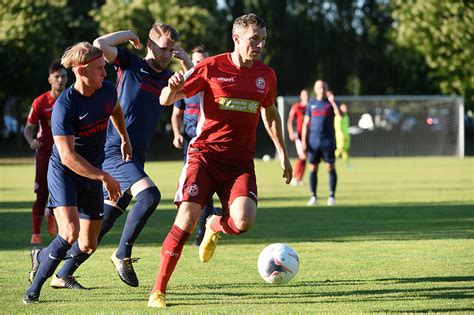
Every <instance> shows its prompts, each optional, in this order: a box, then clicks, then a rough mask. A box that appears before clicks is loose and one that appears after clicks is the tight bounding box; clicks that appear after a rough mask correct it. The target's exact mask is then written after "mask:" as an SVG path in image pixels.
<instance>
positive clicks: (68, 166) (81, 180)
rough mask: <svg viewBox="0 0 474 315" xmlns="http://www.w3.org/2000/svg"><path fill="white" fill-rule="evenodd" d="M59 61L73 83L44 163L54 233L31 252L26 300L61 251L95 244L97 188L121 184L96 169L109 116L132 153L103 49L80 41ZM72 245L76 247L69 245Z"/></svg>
mask: <svg viewBox="0 0 474 315" xmlns="http://www.w3.org/2000/svg"><path fill="white" fill-rule="evenodd" d="M61 63H62V64H63V65H64V66H65V67H66V68H69V67H72V71H73V72H74V75H75V77H76V82H75V83H74V85H72V86H71V87H69V88H68V89H66V90H65V91H64V92H63V93H62V94H61V95H60V96H59V98H58V99H57V101H56V103H55V105H54V109H53V115H52V119H51V122H52V125H51V130H52V133H53V137H54V146H53V152H52V154H51V158H50V161H49V168H48V188H49V193H50V200H49V204H48V207H49V208H51V209H54V215H55V217H56V221H57V223H58V229H59V232H58V236H57V237H56V238H55V239H54V240H53V241H52V242H51V243H50V244H49V246H48V247H47V248H44V249H37V248H35V249H33V250H32V252H31V262H32V268H31V272H30V278H29V279H30V281H31V282H32V284H31V286H30V287H29V288H28V290H27V291H26V294H25V296H24V298H23V303H25V304H34V303H38V302H39V296H40V291H41V287H42V286H43V284H44V282H45V281H46V280H47V279H48V278H49V277H51V276H52V275H53V273H54V271H55V269H56V268H57V267H58V265H59V263H60V262H61V260H62V259H64V258H65V257H66V254H67V257H68V258H69V257H72V258H71V259H75V256H76V255H83V254H85V255H90V254H91V253H92V252H94V250H95V249H96V248H97V236H98V234H99V230H100V226H101V224H102V216H103V214H104V212H103V211H104V210H103V209H104V203H103V191H102V187H105V189H106V190H107V192H108V193H109V195H110V198H111V199H112V200H117V199H118V198H119V197H120V196H121V194H122V193H121V191H120V184H119V183H118V182H117V181H116V180H115V179H114V178H113V177H112V176H110V175H109V174H108V173H106V172H104V171H102V170H101V165H102V162H103V161H104V144H105V136H106V132H107V124H108V122H109V118H110V120H111V121H112V123H113V124H114V125H115V127H116V128H117V130H118V132H119V135H120V138H121V141H122V154H121V156H122V158H123V159H124V160H127V159H129V158H130V157H131V154H132V148H131V147H130V141H129V139H128V135H127V130H126V128H125V121H124V117H123V112H122V109H121V107H120V106H119V105H118V104H117V91H116V90H115V87H114V85H113V84H112V83H111V82H107V81H104V77H105V75H106V73H105V68H104V66H105V60H104V58H103V54H102V51H101V50H100V49H98V48H96V47H94V46H92V45H91V44H89V43H87V42H81V43H78V44H76V45H74V46H72V47H69V48H68V49H67V50H66V51H65V52H64V55H63V57H62V59H61ZM73 244H76V247H77V248H74V247H72V248H71V246H72V245H73ZM77 244H78V245H77ZM72 280H73V279H72ZM66 285H67V283H66Z"/></svg>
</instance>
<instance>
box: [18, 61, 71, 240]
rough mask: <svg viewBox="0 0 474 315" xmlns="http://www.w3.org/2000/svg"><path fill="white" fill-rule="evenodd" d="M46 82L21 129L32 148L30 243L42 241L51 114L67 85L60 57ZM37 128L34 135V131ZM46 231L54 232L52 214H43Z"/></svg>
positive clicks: (51, 143) (54, 62)
mask: <svg viewBox="0 0 474 315" xmlns="http://www.w3.org/2000/svg"><path fill="white" fill-rule="evenodd" d="M48 82H49V84H50V85H51V89H50V90H49V91H47V92H44V93H43V94H41V95H40V96H38V97H37V98H35V99H34V101H33V104H32V105H31V110H30V114H29V115H28V119H27V121H26V126H25V129H24V131H23V135H24V136H25V139H26V141H28V144H29V145H30V148H31V149H32V150H34V151H35V187H34V191H35V193H36V201H35V202H34V203H33V213H32V221H33V234H32V235H31V244H33V245H39V244H41V222H42V221H43V217H44V212H45V211H44V210H45V207H46V202H47V201H48V182H47V179H46V177H47V176H46V174H47V173H48V162H49V157H50V156H51V152H52V149H53V136H52V135H51V113H52V112H53V105H54V102H56V99H57V98H58V96H59V94H61V92H62V91H64V88H65V87H66V84H67V72H66V69H65V68H64V67H63V66H62V65H61V62H60V61H59V60H54V61H53V62H52V63H51V65H50V66H49V76H48ZM36 127H39V128H38V133H37V134H36V138H35V137H34V131H35V129H36ZM46 218H47V223H48V224H47V231H48V234H49V235H51V236H54V235H56V222H55V220H54V216H52V215H48V214H47V215H46Z"/></svg>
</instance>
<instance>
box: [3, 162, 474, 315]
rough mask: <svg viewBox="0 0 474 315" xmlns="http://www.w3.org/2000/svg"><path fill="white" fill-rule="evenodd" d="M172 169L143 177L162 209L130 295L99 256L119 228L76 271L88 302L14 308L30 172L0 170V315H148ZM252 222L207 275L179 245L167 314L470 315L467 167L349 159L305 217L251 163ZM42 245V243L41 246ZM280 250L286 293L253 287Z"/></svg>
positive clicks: (54, 294)
mask: <svg viewBox="0 0 474 315" xmlns="http://www.w3.org/2000/svg"><path fill="white" fill-rule="evenodd" d="M180 167H181V163H180V162H159V163H158V162H153V163H149V164H148V166H147V169H148V171H149V174H150V175H151V177H152V178H153V179H154V180H155V182H156V183H157V184H158V185H159V187H160V189H161V191H162V196H163V200H162V202H161V204H160V205H159V207H158V211H156V212H155V214H154V215H153V216H152V217H151V218H150V220H149V222H148V224H147V226H146V227H145V229H144V231H143V232H142V234H141V236H140V238H139V239H138V241H137V245H136V246H135V248H134V256H135V257H141V258H142V259H141V260H140V261H139V262H138V263H137V264H136V265H135V270H136V271H137V273H138V276H139V279H140V281H141V282H140V286H139V287H138V288H130V287H127V286H126V285H124V284H123V283H122V282H121V281H120V280H119V279H118V277H117V275H116V273H115V271H114V270H113V267H112V264H111V263H110V260H109V257H110V255H111V253H112V252H113V250H114V248H115V246H116V244H117V242H118V239H119V236H120V232H121V227H122V226H123V218H122V219H121V220H120V221H119V222H117V224H116V226H115V227H114V228H113V229H112V230H111V231H110V233H109V234H108V235H107V236H106V237H105V238H104V240H103V244H102V246H101V247H100V248H99V249H98V251H97V252H96V253H95V254H94V255H93V256H92V258H91V259H89V261H87V262H86V263H85V264H84V265H83V266H82V267H81V268H80V269H79V270H78V272H77V275H78V276H80V278H79V281H80V282H81V284H83V285H85V286H89V287H92V288H94V289H93V290H91V291H85V292H84V291H68V290H53V289H51V288H50V287H49V286H48V284H49V281H48V282H47V283H46V285H45V286H44V288H43V291H42V294H41V299H40V300H41V303H40V304H39V305H34V306H23V305H21V304H20V301H21V298H22V296H23V294H24V292H25V290H26V288H27V287H28V282H27V273H28V271H29V268H30V260H29V255H28V253H29V249H30V248H31V246H30V245H29V243H28V242H29V238H30V233H31V231H30V229H31V218H30V217H31V210H30V206H31V203H32V200H33V198H34V195H33V193H32V191H31V190H32V182H33V165H32V164H21V163H20V164H16V165H15V164H12V163H9V164H8V165H7V164H5V163H3V164H0V182H1V185H0V249H1V252H0V261H1V263H0V303H1V305H2V309H1V310H0V313H5V314H10V313H55V314H58V313H67V314H83V313H134V314H143V313H152V312H153V313H154V312H156V310H150V309H148V308H147V307H146V301H147V299H148V295H149V290H150V289H151V287H152V286H153V283H154V278H155V272H156V268H157V265H158V262H159V255H160V249H161V247H160V246H161V243H162V241H163V239H164V237H165V236H166V234H167V232H168V231H169V229H170V227H171V224H172V222H173V219H174V216H175V213H176V212H175V211H176V210H175V208H174V206H173V205H172V198H173V196H174V192H175V187H176V181H177V178H178V176H179V172H180ZM256 169H257V177H258V187H259V196H260V203H259V212H258V218H257V223H256V225H255V226H254V228H253V229H252V230H251V231H250V232H249V233H246V234H243V235H240V236H227V235H225V236H224V237H223V238H222V239H221V241H220V244H219V246H218V248H217V252H216V255H215V256H214V258H213V260H212V261H211V262H209V263H208V264H202V263H200V262H199V259H198V255H197V248H196V247H193V246H191V245H189V246H186V247H185V249H184V252H183V255H182V258H181V261H180V263H179V264H178V267H177V269H176V271H175V273H174V275H173V277H172V278H171V282H170V285H169V290H168V305H169V307H168V308H167V309H166V310H165V311H164V312H170V313H180V314H185V313H186V314H187V313H212V314H215V313H219V314H228V313H252V314H257V313H267V314H274V313H279V314H289V313H292V314H300V313H307V314H309V313H376V312H377V313H378V312H382V313H393V312H458V313H472V312H474V240H473V238H474V195H473V194H474V159H472V158H466V159H463V160H459V159H455V158H399V159H391V158H390V159H389V158H380V159H362V158H359V159H354V160H353V168H352V169H347V168H346V167H345V166H344V165H343V164H342V163H339V164H338V165H337V170H338V175H339V183H338V192H337V202H338V205H337V206H336V207H331V208H330V207H326V206H324V204H325V200H326V198H327V192H328V187H327V186H328V185H327V182H328V177H327V172H326V171H324V169H321V170H320V174H319V190H318V193H319V197H320V204H322V205H321V206H319V207H316V208H307V207H306V206H305V205H306V202H307V200H308V198H309V193H308V186H303V187H290V186H285V185H284V184H283V180H282V179H281V171H280V170H279V165H278V163H277V162H275V161H271V162H268V163H263V162H260V161H257V162H256ZM50 240H51V238H49V237H44V242H43V243H44V244H45V245H46V244H48V242H49V241H50ZM275 242H285V243H288V244H290V245H291V246H292V247H293V248H294V249H295V250H296V251H297V253H298V254H299V257H300V271H299V273H298V275H297V276H296V278H295V279H294V280H293V281H292V282H291V283H290V284H289V285H287V286H281V287H275V286H271V285H268V284H266V283H265V282H264V281H263V280H261V279H260V277H259V275H258V272H257V267H256V261H257V256H258V254H259V252H260V251H261V250H262V249H263V248H264V247H265V246H266V245H268V244H270V243H275Z"/></svg>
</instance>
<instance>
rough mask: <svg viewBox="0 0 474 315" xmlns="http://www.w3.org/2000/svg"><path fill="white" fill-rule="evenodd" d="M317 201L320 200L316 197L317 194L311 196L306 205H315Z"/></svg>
mask: <svg viewBox="0 0 474 315" xmlns="http://www.w3.org/2000/svg"><path fill="white" fill-rule="evenodd" d="M317 202H318V198H316V196H311V198H309V201H308V203H307V204H306V205H307V206H308V207H311V206H315V205H316V203H317Z"/></svg>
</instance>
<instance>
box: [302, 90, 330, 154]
mask: <svg viewBox="0 0 474 315" xmlns="http://www.w3.org/2000/svg"><path fill="white" fill-rule="evenodd" d="M305 116H309V117H310V123H309V133H308V142H309V145H311V146H313V147H317V146H325V147H327V146H333V145H335V143H336V139H335V131H334V116H335V115H334V109H333V108H332V106H331V104H330V103H329V102H328V101H327V100H322V101H318V100H315V99H313V100H310V101H309V103H308V106H307V107H306V113H305Z"/></svg>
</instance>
